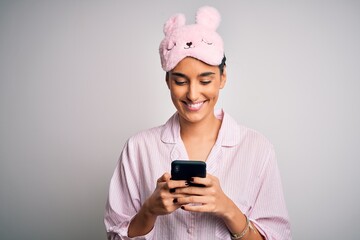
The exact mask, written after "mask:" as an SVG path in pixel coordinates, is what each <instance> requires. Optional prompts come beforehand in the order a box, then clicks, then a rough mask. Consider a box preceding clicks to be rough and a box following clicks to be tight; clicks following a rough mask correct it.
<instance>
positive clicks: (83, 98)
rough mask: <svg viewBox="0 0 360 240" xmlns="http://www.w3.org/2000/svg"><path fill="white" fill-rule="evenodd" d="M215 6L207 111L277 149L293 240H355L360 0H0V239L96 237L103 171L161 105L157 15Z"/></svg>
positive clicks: (169, 110) (161, 116) (155, 121)
mask: <svg viewBox="0 0 360 240" xmlns="http://www.w3.org/2000/svg"><path fill="white" fill-rule="evenodd" d="M203 5H212V6H215V7H217V8H218V10H219V11H220V13H221V15H222V22H221V25H220V27H219V29H218V31H219V33H220V34H221V35H222V36H223V39H224V41H225V48H226V55H227V58H228V61H227V66H228V83H227V86H226V87H225V89H224V90H223V91H222V93H221V98H220V100H219V103H218V107H222V108H224V109H225V110H226V111H227V112H229V113H230V114H231V115H232V116H233V117H234V118H235V119H236V120H237V121H238V122H240V123H242V124H244V125H247V126H249V127H251V128H254V129H256V130H258V131H260V132H261V133H263V134H264V135H265V136H267V137H268V138H269V139H270V141H271V142H272V143H273V144H274V145H275V148H276V151H277V156H278V162H279V167H280V171H281V176H282V180H283V186H284V193H285V198H286V202H287V206H288V210H289V214H290V217H291V223H292V231H293V238H294V239H298V240H302V239H306V240H311V239H314V240H315V239H354V240H355V239H360V232H359V231H358V226H359V224H360V220H359V219H360V208H359V202H360V189H359V187H358V183H359V181H360V176H359V174H358V171H359V169H360V164H359V160H360V147H359V143H360V141H359V140H360V138H359V134H360V128H359V125H358V124H359V122H360V108H359V102H360V95H359V90H360V72H359V63H360V47H359V43H360V3H359V2H358V1H340V0H339V1H316V0H314V1H300V0H294V1H279V0H278V1H265V0H259V1H250V0H246V1H235V0H234V1H200V0H192V1H177V2H175V1H160V0H157V1H115V0H109V1H38V0H37V1H35V0H33V1H4V0H3V1H0V114H1V115H0V144H1V145H0V238H1V239H3V240H10V239H36V240H40V239H53V240H54V239H55V240H57V239H59V240H60V239H105V230H104V225H103V210H104V205H105V201H106V196H107V192H108V185H109V180H110V177H111V175H112V173H113V170H114V168H115V165H116V162H117V159H118V156H119V154H120V152H121V150H122V147H123V144H124V142H125V141H126V139H127V138H128V137H130V136H131V135H132V134H134V133H136V132H138V131H140V130H143V129H146V128H149V127H153V126H157V125H160V124H163V123H164V122H165V121H166V120H167V119H168V117H170V115H171V114H173V113H174V111H175V108H174V107H173V106H172V103H171V100H170V97H169V93H168V90H167V88H166V85H165V82H164V72H163V71H162V69H161V67H160V60H159V56H158V45H159V43H160V41H161V39H162V37H163V32H162V26H163V23H164V22H165V21H166V20H167V19H168V18H169V17H170V16H171V15H172V14H174V13H177V12H182V13H184V14H185V15H186V17H187V19H188V23H193V21H194V18H195V13H196V10H197V9H198V8H199V7H200V6H203Z"/></svg>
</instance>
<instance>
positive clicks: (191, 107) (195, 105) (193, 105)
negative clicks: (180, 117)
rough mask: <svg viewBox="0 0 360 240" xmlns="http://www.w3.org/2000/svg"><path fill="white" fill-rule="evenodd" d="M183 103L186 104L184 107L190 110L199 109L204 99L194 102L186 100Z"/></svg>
mask: <svg viewBox="0 0 360 240" xmlns="http://www.w3.org/2000/svg"><path fill="white" fill-rule="evenodd" d="M183 103H184V105H185V106H186V108H187V109H188V110H190V111H198V110H200V108H201V107H202V105H203V104H204V103H205V101H202V102H196V103H188V102H183Z"/></svg>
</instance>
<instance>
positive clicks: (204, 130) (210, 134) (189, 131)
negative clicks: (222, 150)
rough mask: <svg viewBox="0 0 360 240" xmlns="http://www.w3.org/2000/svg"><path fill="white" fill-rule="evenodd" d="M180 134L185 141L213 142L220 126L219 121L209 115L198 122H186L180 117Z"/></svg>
mask: <svg viewBox="0 0 360 240" xmlns="http://www.w3.org/2000/svg"><path fill="white" fill-rule="evenodd" d="M179 120H180V134H181V138H182V139H183V140H185V139H199V140H200V139H203V140H213V141H215V140H216V138H217V135H218V132H219V129H220V126H221V120H219V119H217V118H216V117H215V115H213V114H212V115H211V116H209V117H208V118H206V119H203V120H202V121H200V122H195V123H194V122H188V121H186V120H185V119H182V118H181V117H180V119H179Z"/></svg>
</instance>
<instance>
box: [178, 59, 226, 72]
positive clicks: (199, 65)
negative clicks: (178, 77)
mask: <svg viewBox="0 0 360 240" xmlns="http://www.w3.org/2000/svg"><path fill="white" fill-rule="evenodd" d="M217 71H219V67H218V66H212V65H209V64H206V63H204V62H202V61H200V60H198V59H196V58H193V57H186V58H184V59H182V60H181V61H180V62H179V63H178V64H177V65H176V66H175V68H174V69H173V70H171V72H182V73H197V74H198V73H202V72H214V73H217Z"/></svg>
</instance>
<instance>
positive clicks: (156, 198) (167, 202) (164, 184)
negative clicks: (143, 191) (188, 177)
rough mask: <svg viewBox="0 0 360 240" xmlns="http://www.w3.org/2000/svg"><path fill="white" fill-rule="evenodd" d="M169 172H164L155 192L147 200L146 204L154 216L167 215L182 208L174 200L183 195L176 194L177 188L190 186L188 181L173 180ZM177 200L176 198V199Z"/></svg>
mask: <svg viewBox="0 0 360 240" xmlns="http://www.w3.org/2000/svg"><path fill="white" fill-rule="evenodd" d="M170 178H171V176H170V174H169V173H164V174H163V175H162V176H161V177H160V178H159V179H158V180H157V183H156V188H155V191H154V192H153V194H152V195H151V196H150V197H149V198H148V199H147V200H146V202H145V204H144V206H146V207H147V208H148V211H149V213H151V214H152V215H153V216H159V215H166V214H170V213H172V212H174V211H175V210H176V209H178V208H180V207H181V205H178V204H176V203H175V202H174V199H177V198H178V197H181V196H182V195H179V194H174V193H173V192H174V191H173V190H172V189H174V190H175V188H184V187H187V186H188V182H187V181H178V180H177V181H172V180H171V179H170ZM175 201H176V200H175Z"/></svg>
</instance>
